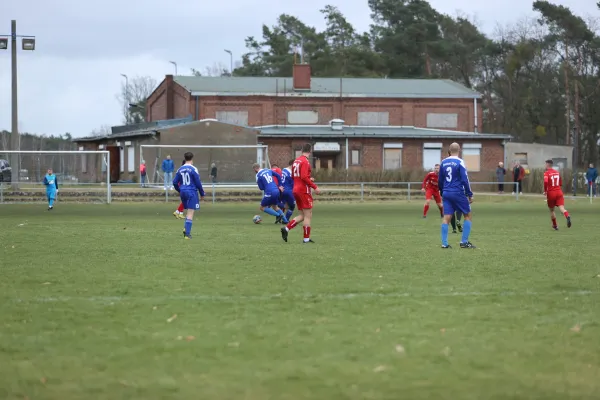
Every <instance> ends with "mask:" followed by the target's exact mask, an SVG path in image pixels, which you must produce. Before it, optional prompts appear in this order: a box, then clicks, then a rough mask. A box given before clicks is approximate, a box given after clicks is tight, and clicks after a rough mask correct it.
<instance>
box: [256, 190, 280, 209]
mask: <svg viewBox="0 0 600 400" xmlns="http://www.w3.org/2000/svg"><path fill="white" fill-rule="evenodd" d="M279 193H280V192H279V190H278V191H276V192H271V193H268V192H266V193H265V195H264V197H263V198H262V200H261V201H260V206H261V207H270V206H278V205H279Z"/></svg>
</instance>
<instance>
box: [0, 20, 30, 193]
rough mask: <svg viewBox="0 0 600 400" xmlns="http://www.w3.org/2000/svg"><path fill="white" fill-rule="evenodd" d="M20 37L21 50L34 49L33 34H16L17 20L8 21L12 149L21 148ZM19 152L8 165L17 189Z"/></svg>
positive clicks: (4, 43)
mask: <svg viewBox="0 0 600 400" xmlns="http://www.w3.org/2000/svg"><path fill="white" fill-rule="evenodd" d="M6 36H7V35H0V50H6V49H7V48H8V40H9V38H7V37H6ZM18 37H20V38H22V39H21V41H22V48H23V50H29V51H33V50H35V36H28V35H17V21H16V20H14V19H13V20H12V21H11V23H10V46H11V47H10V58H11V109H12V117H11V122H12V123H11V133H10V149H11V150H12V151H20V150H21V138H20V134H19V109H18V107H19V95H18V90H19V85H18V82H19V80H18V75H17V38H18ZM20 161H21V160H20V156H19V153H11V156H10V166H11V167H12V177H11V182H12V188H13V190H17V189H18V188H19V175H20V172H21V162H20Z"/></svg>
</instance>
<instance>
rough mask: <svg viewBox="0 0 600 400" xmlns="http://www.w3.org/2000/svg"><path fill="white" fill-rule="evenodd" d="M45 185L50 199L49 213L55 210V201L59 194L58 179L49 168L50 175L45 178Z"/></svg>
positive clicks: (47, 196)
mask: <svg viewBox="0 0 600 400" xmlns="http://www.w3.org/2000/svg"><path fill="white" fill-rule="evenodd" d="M44 185H46V198H47V199H48V211H50V210H53V209H54V201H55V200H56V195H57V194H58V179H56V175H54V173H53V172H52V168H48V173H47V174H46V176H44Z"/></svg>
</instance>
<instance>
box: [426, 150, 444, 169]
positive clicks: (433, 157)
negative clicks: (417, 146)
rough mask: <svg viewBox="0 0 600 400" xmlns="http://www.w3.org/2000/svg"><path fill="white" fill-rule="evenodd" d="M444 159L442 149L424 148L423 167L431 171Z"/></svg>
mask: <svg viewBox="0 0 600 400" xmlns="http://www.w3.org/2000/svg"><path fill="white" fill-rule="evenodd" d="M440 161H442V149H423V169H424V170H426V171H429V170H430V169H433V167H434V166H435V164H439V163H440Z"/></svg>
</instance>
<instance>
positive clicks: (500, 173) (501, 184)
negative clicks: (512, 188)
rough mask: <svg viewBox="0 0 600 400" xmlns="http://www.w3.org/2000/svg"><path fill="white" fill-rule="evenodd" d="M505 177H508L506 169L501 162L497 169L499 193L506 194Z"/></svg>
mask: <svg viewBox="0 0 600 400" xmlns="http://www.w3.org/2000/svg"><path fill="white" fill-rule="evenodd" d="M504 175H506V168H504V163H503V162H502V161H500V162H499V163H498V168H496V179H497V180H498V193H500V194H502V193H504Z"/></svg>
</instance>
